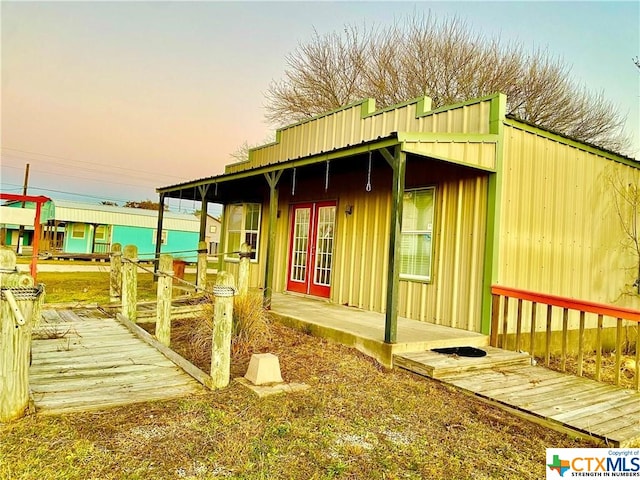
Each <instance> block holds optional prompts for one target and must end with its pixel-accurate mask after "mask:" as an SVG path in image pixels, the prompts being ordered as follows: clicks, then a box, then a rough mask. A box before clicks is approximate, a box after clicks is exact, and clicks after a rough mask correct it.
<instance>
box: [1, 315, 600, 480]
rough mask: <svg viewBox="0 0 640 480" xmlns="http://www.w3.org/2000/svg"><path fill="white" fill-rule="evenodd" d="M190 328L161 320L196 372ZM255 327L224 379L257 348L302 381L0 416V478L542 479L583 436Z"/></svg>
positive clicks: (337, 348) (324, 345)
mask: <svg viewBox="0 0 640 480" xmlns="http://www.w3.org/2000/svg"><path fill="white" fill-rule="evenodd" d="M196 324H197V322H195V321H194V320H183V321H180V322H175V323H174V326H173V334H174V335H173V338H172V346H173V347H174V348H175V349H176V350H180V351H181V352H182V353H183V355H184V356H186V357H188V358H190V359H191V360H192V361H194V363H197V364H199V365H200V366H201V367H205V368H206V369H208V366H209V365H208V364H209V359H208V354H209V352H210V347H207V346H206V345H205V346H204V347H202V346H201V347H199V348H195V343H196V342H194V341H193V340H192V337H190V336H189V335H188V334H187V331H190V330H194V328H195V325H196ZM249 325H257V323H256V322H252V321H249ZM255 331H256V332H258V333H256V334H255V335H254V336H253V338H252V340H250V341H248V340H247V341H246V342H245V343H243V345H242V346H241V347H240V346H237V348H234V355H233V357H232V362H231V376H232V377H233V378H235V377H240V376H243V375H244V373H245V372H246V369H247V366H248V363H249V359H250V356H251V354H252V353H263V352H271V353H273V354H275V355H277V356H278V357H279V359H280V365H281V369H282V375H283V378H284V380H285V381H288V382H299V383H306V384H308V385H309V386H310V387H311V388H310V389H309V390H306V391H303V392H298V393H295V394H283V395H277V396H273V397H267V398H263V399H258V398H257V396H255V394H253V393H252V392H250V391H249V390H248V389H246V388H244V387H243V386H241V385H239V384H238V383H236V382H232V383H231V384H230V385H229V386H228V387H227V388H224V389H221V390H218V391H214V392H206V393H204V394H202V395H199V396H192V397H187V398H184V399H181V400H175V401H165V402H153V403H142V404H138V405H133V406H128V407H122V408H114V409H110V410H106V411H102V412H97V413H82V414H74V415H60V416H31V417H27V418H24V419H22V420H20V421H17V422H14V423H11V424H8V425H0V438H1V439H2V441H0V479H14V478H15V479H21V480H31V479H34V480H35V479H38V480H58V479H65V480H76V479H83V480H84V479H100V480H116V479H131V480H133V479H152V480H155V479H158V480H163V479H181V478H185V479H186V478H189V479H218V478H224V479H298V478H303V479H309V480H313V479H333V478H340V479H372V480H377V479H380V480H382V479H460V480H464V479H493V478H500V479H514V480H515V479H517V480H522V479H524V480H526V479H539V478H544V476H545V448H547V447H565V448H568V447H588V446H593V444H590V443H589V442H585V441H578V440H575V439H572V438H570V437H568V436H566V435H563V434H560V433H556V432H554V431H552V430H549V429H546V428H544V427H541V426H538V425H536V424H534V423H530V422H527V421H524V420H521V419H519V418H517V417H514V416H513V415H511V414H509V413H507V412H504V411H502V410H499V409H497V408H493V407H490V406H487V405H485V404H483V403H481V402H479V401H477V400H475V399H474V398H473V397H469V396H466V395H464V394H462V393H460V392H458V391H457V390H455V389H453V388H448V387H446V386H444V385H442V384H440V383H438V382H436V381H432V380H428V379H425V378H422V377H419V376H416V375H413V374H411V373H408V372H404V371H399V370H398V371H397V370H393V371H389V370H386V369H384V368H381V367H380V365H379V364H377V363H376V362H375V361H373V360H371V359H370V358H368V357H366V356H364V355H362V354H360V353H358V352H356V351H354V350H352V349H349V348H346V347H343V346H341V345H336V344H332V343H328V342H326V341H324V340H321V339H318V338H315V337H310V336H308V335H306V334H304V333H301V332H298V331H294V330H291V329H289V328H286V327H284V326H282V325H280V324H278V323H269V324H268V334H267V330H266V329H262V327H256V328H255ZM200 335H201V337H203V338H204V337H205V336H207V335H206V333H205V334H200ZM209 336H210V335H209ZM202 348H204V352H202V351H200V350H202ZM189 352H195V353H196V355H197V356H200V360H199V361H198V360H197V359H196V358H194V357H192V356H191V355H190V354H189ZM158 383H159V384H162V379H161V378H159V379H158Z"/></svg>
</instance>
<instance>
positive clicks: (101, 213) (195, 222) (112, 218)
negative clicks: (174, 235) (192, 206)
mask: <svg viewBox="0 0 640 480" xmlns="http://www.w3.org/2000/svg"><path fill="white" fill-rule="evenodd" d="M54 205H55V214H54V218H55V219H56V220H58V221H61V222H78V223H96V224H103V225H123V226H130V227H145V228H156V227H157V224H158V212H157V211H156V210H146V209H143V208H129V207H116V206H112V205H100V204H90V203H80V202H73V201H68V200H54ZM163 228H164V229H166V230H180V231H185V232H198V231H200V219H199V218H198V217H196V216H195V215H192V214H186V213H174V212H166V211H165V212H164V215H163Z"/></svg>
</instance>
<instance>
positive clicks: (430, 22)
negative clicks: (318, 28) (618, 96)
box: [266, 15, 629, 151]
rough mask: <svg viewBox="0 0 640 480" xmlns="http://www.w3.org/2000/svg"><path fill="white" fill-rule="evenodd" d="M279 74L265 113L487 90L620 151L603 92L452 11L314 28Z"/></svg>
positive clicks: (279, 117) (620, 135)
mask: <svg viewBox="0 0 640 480" xmlns="http://www.w3.org/2000/svg"><path fill="white" fill-rule="evenodd" d="M286 60H287V65H288V68H287V70H286V71H285V74H284V78H283V79H281V80H279V81H274V82H272V83H271V85H270V86H269V88H268V90H267V92H266V97H267V114H266V117H267V119H268V120H269V121H270V122H271V123H274V124H285V123H289V122H296V121H300V120H303V119H306V118H309V117H312V116H314V115H318V114H320V113H323V112H326V111H329V110H334V109H336V108H339V107H342V106H344V105H347V104H349V103H352V102H355V101H358V100H361V99H363V98H367V97H373V98H375V99H376V102H377V105H378V106H379V107H386V106H389V105H393V104H395V103H399V102H402V101H405V100H408V99H411V98H416V97H419V96H422V95H427V96H429V97H431V99H432V101H433V107H434V108H438V107H441V106H444V105H447V104H451V103H456V102H460V101H464V100H468V99H471V98H477V97H480V96H484V95H489V94H492V93H496V92H502V93H505V94H506V95H507V101H508V105H507V110H508V113H510V114H512V115H514V116H516V117H518V118H520V119H522V120H525V121H527V122H531V123H535V124H538V125H540V126H542V127H545V128H548V129H550V130H553V131H556V132H558V133H561V134H565V135H568V136H570V137H572V138H575V139H577V140H582V141H586V142H590V143H593V144H596V145H599V146H601V147H604V148H608V149H611V150H615V151H624V150H625V149H626V148H627V147H628V145H629V139H628V137H627V136H626V135H625V134H624V132H623V128H624V123H625V120H626V119H625V117H624V116H623V115H622V114H621V113H620V112H619V110H618V109H617V108H616V107H615V106H614V105H613V104H612V103H611V102H609V101H607V100H606V99H605V97H604V94H603V93H602V92H600V93H592V92H590V91H588V90H587V89H586V88H585V87H584V86H582V85H580V84H578V83H576V82H575V81H573V80H572V78H571V76H570V73H571V72H570V68H569V67H568V66H567V64H566V63H565V62H564V61H562V60H561V59H559V58H555V57H553V56H552V55H551V54H550V53H549V52H548V51H546V50H535V51H532V52H525V50H524V49H523V47H522V45H521V44H518V43H509V44H504V43H501V42H500V41H499V39H497V38H486V37H485V36H483V35H481V34H478V33H474V32H473V31H472V30H471V28H470V27H469V26H468V25H467V24H466V23H465V22H464V21H462V20H460V19H459V18H457V17H451V18H447V19H445V20H442V21H438V20H437V19H436V18H435V17H433V16H431V15H428V16H422V15H414V16H412V17H409V18H407V20H406V22H403V23H401V22H396V23H394V24H393V25H391V26H389V27H387V28H380V29H373V28H369V29H367V28H366V27H358V26H353V25H352V26H347V27H345V29H344V30H343V31H342V32H340V33H338V32H333V33H329V34H326V35H320V34H318V32H315V33H314V36H313V37H312V39H311V40H310V41H309V42H307V43H300V44H299V45H298V47H297V49H296V50H295V51H294V52H292V53H291V54H289V55H288V56H287V59H286Z"/></svg>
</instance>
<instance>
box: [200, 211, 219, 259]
mask: <svg viewBox="0 0 640 480" xmlns="http://www.w3.org/2000/svg"><path fill="white" fill-rule="evenodd" d="M220 228H221V225H220V219H218V218H216V217H213V216H211V215H207V225H206V233H205V240H204V241H205V242H207V249H208V252H209V254H210V255H217V254H218V246H219V245H220Z"/></svg>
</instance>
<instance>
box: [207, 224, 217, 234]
mask: <svg viewBox="0 0 640 480" xmlns="http://www.w3.org/2000/svg"><path fill="white" fill-rule="evenodd" d="M209 233H218V226H217V225H211V226H210V227H209Z"/></svg>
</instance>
